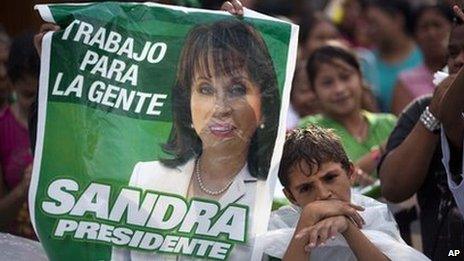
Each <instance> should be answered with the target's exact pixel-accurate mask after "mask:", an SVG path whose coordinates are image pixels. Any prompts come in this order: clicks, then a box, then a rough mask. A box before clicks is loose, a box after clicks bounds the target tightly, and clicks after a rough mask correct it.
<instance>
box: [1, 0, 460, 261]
mask: <svg viewBox="0 0 464 261" xmlns="http://www.w3.org/2000/svg"><path fill="white" fill-rule="evenodd" d="M164 2H166V1H164ZM168 2H170V3H171V4H179V3H177V2H176V1H168ZM180 2H182V3H183V4H190V5H195V6H197V7H203V8H209V9H219V8H220V6H221V5H222V9H224V10H227V11H229V12H230V13H232V14H235V15H242V14H243V9H242V6H244V7H247V8H250V9H254V10H257V11H261V12H264V13H267V14H270V15H273V16H276V17H279V18H281V19H286V20H290V21H291V22H293V23H295V24H298V25H299V26H300V32H299V44H298V55H297V60H296V61H295V62H296V69H295V73H294V78H293V83H292V90H291V95H290V106H289V109H288V114H287V122H286V124H287V125H286V128H287V130H288V133H289V134H288V138H287V143H286V145H285V148H284V155H283V159H282V162H281V165H280V170H279V179H280V181H281V183H282V186H283V190H284V193H285V195H286V196H287V198H288V199H289V200H290V202H291V203H292V204H293V205H296V206H300V207H301V208H302V209H304V210H306V209H311V210H312V211H315V208H316V207H315V206H314V205H311V207H308V206H310V203H312V202H313V201H318V200H319V201H320V200H326V199H330V198H331V196H332V194H331V189H330V188H329V189H327V191H325V189H326V188H324V187H323V186H322V185H321V187H315V186H316V185H314V186H313V188H312V190H313V191H312V192H311V193H313V194H311V197H309V196H307V195H309V194H307V195H306V196H305V195H303V194H301V193H300V190H296V188H294V187H293V186H291V184H290V183H292V184H293V183H294V182H297V181H300V182H303V180H304V179H305V175H300V174H302V173H303V174H304V173H310V174H306V178H307V176H310V177H312V179H314V180H313V181H311V182H313V183H314V184H316V183H317V184H319V183H318V182H322V183H323V182H326V183H327V184H329V183H328V182H329V180H326V178H324V176H326V175H327V174H326V173H325V172H324V171H326V169H327V168H329V165H328V164H329V163H330V164H332V163H336V164H339V165H340V164H341V165H340V166H341V168H339V170H337V171H338V172H340V173H341V174H340V173H339V174H336V175H335V176H336V177H338V176H340V179H343V180H341V181H340V184H341V185H340V186H338V185H337V186H338V187H337V190H336V191H341V192H340V194H337V193H334V196H335V197H339V198H338V199H339V200H342V201H343V200H344V201H346V202H354V204H357V205H350V206H351V208H352V209H355V210H362V209H363V207H359V206H358V205H364V207H366V206H377V205H375V204H376V203H372V202H371V201H366V199H364V198H359V197H358V198H356V197H357V196H353V195H351V199H350V193H351V192H350V191H349V190H348V191H345V190H344V189H345V187H343V186H345V185H347V184H348V188H349V186H351V187H352V188H351V191H353V192H355V193H357V192H359V191H364V190H363V189H364V188H366V187H369V188H372V189H375V188H376V187H379V188H380V191H381V193H380V195H378V196H376V198H375V199H377V200H379V201H382V202H385V203H388V206H389V208H390V211H393V212H394V215H395V219H396V222H397V223H398V225H399V230H400V231H399V232H400V234H401V237H402V239H401V237H399V235H398V236H397V235H396V234H395V233H396V232H395V231H394V230H391V231H390V230H388V229H387V230H385V231H384V233H385V234H388V233H391V234H393V235H394V236H392V238H395V239H394V240H393V241H394V244H397V243H398V242H399V243H401V242H402V240H404V241H405V242H406V243H408V244H409V245H411V246H413V247H414V248H416V249H417V250H419V251H420V252H422V253H423V254H424V255H425V256H427V257H428V258H430V259H432V260H445V259H447V258H453V256H451V257H450V256H449V255H448V253H449V251H450V250H455V249H457V250H459V249H460V250H461V251H462V252H463V253H464V218H463V214H464V185H463V170H462V168H463V162H462V161H463V140H464V139H463V136H464V119H463V116H462V112H463V111H464V89H463V87H464V71H463V70H461V68H462V66H463V65H464V24H463V22H464V14H463V13H462V11H461V10H460V9H459V7H460V6H459V1H413V0H409V1H408V0H342V1H309V0H308V1H258V0H256V1H253V0H249V1H241V2H239V1H238V0H232V1H226V2H225V3H222V2H221V1H180ZM455 4H458V5H455ZM461 7H463V6H461ZM50 29H52V30H56V28H51V27H50V26H48V28H47V27H46V28H45V30H50ZM38 35H39V38H40V36H41V35H43V31H42V32H41V33H40V34H38ZM33 38H34V34H31V33H29V34H23V35H21V36H18V37H15V38H13V39H10V37H9V36H8V34H7V33H6V30H5V29H3V28H2V27H0V231H5V232H8V233H12V234H16V235H19V236H23V237H27V238H31V239H36V236H35V234H34V232H33V230H32V227H31V223H30V220H29V215H28V212H27V211H28V210H27V191H28V186H29V181H30V177H31V169H32V165H31V164H32V160H33V153H32V149H31V145H32V147H33V146H34V144H33V143H34V139H35V138H34V135H35V120H36V115H35V113H34V112H32V113H31V104H32V103H33V102H34V101H35V100H36V93H37V87H38V74H39V56H38V54H37V51H36V48H39V49H40V46H39V44H38V43H36V46H35V47H34V40H33ZM36 39H37V36H36ZM31 116H32V117H31ZM28 118H32V121H30V122H28ZM316 126H317V127H316ZM325 129H332V130H333V132H332V131H327V130H325ZM29 133H31V134H32V135H31V136H32V138H31V139H30V137H29V136H30V134H29ZM335 135H336V136H335ZM324 136H326V139H324V138H321V137H324ZM337 137H338V138H337ZM338 139H339V140H338ZM30 140H31V142H30ZM326 143H327V144H326ZM321 144H322V145H321ZM324 144H326V145H324ZM318 146H319V147H318ZM320 146H322V147H320ZM324 146H326V147H324ZM337 146H341V147H340V148H337ZM330 148H332V150H331V149H330ZM324 149H326V150H324ZM297 150H298V151H299V152H300V154H296V155H294V156H292V155H293V154H292V153H294V152H295V151H297ZM304 150H308V151H309V152H307V154H305V153H306V152H301V151H304ZM319 150H320V151H319ZM301 153H302V154H303V155H301ZM334 153H335V154H337V153H338V154H337V155H338V156H337V155H334ZM345 153H346V155H345ZM308 155H313V156H314V157H316V158H317V157H319V158H320V159H319V158H317V159H316V160H315V159H312V158H311V157H310V156H308ZM292 157H293V158H292ZM299 161H303V162H305V164H306V166H305V165H304V164H303V165H304V166H301V164H300V165H299V168H294V165H298V163H299ZM320 161H322V162H320ZM192 162H193V161H192ZM351 163H352V164H351ZM192 164H193V163H192ZM313 165H314V166H313ZM282 166H285V167H282ZM314 168H315V169H317V170H318V171H316V172H314ZM337 171H336V172H337ZM322 172H324V173H322ZM328 172H330V171H328ZM338 172H337V173H338ZM295 173H297V174H295ZM321 173H322V174H321ZM298 175H300V176H301V177H299V176H298ZM345 176H346V177H345ZM332 178H333V179H335V178H334V177H332ZM345 178H346V180H345ZM321 180H322V181H321ZM337 182H338V181H337ZM347 182H348V183H347ZM322 183H321V184H322ZM330 186H332V185H330ZM334 186H335V185H334ZM306 189H308V190H310V189H311V188H306ZM321 191H322V192H321ZM324 191H325V192H327V193H328V194H327V193H326V194H327V195H325V194H324V193H323V192H324ZM308 193H309V192H308ZM318 193H319V194H318ZM299 194H301V195H299ZM323 194H324V195H325V196H324V195H323ZM298 195H299V196H298ZM321 195H322V196H321ZM356 195H357V194H356ZM402 202H409V203H407V204H401V203H402ZM411 202H412V203H411ZM398 204H399V205H398ZM405 205H406V207H405ZM305 206H307V207H306V208H305ZM327 207H328V208H331V207H333V208H334V209H335V208H337V206H331V204H328V206H327ZM319 208H320V207H319ZM318 210H320V209H318ZM345 210H346V208H345ZM278 211H280V212H275V213H274V214H273V217H274V219H272V217H271V224H270V226H271V228H272V227H273V226H274V228H275V229H277V228H279V229H282V227H281V226H280V225H279V224H278V222H277V223H276V219H275V217H280V216H281V215H284V214H285V215H287V214H288V213H290V212H289V211H290V210H288V209H287V210H278ZM308 211H309V210H307V211H306V212H305V211H303V212H302V213H298V215H297V216H296V217H293V218H294V220H293V222H292V223H291V224H285V226H289V227H292V226H293V228H295V227H296V229H297V232H295V235H293V238H291V239H289V240H287V241H286V242H284V243H283V245H289V247H288V249H287V248H285V249H283V250H281V251H280V254H278V255H280V257H283V258H284V259H287V260H297V259H298V258H300V257H301V255H304V253H307V252H309V251H310V249H311V248H314V247H316V246H318V245H320V244H324V243H325V241H326V240H327V239H329V238H330V237H331V234H330V233H332V232H333V235H335V234H336V233H337V232H339V233H341V234H343V235H344V236H345V238H346V240H347V242H348V245H349V247H350V248H351V250H353V252H354V253H355V256H356V257H357V258H359V259H363V258H367V257H372V258H374V257H378V259H376V260H380V259H382V258H385V256H387V257H389V258H392V257H395V256H394V255H393V254H392V255H393V256H389V255H388V254H386V252H388V251H381V252H379V249H380V250H382V247H381V246H379V244H380V245H381V244H382V243H379V244H375V246H377V247H378V248H379V249H377V248H376V247H375V246H374V245H372V243H370V242H374V243H375V241H376V240H375V239H373V238H375V233H373V234H371V235H368V234H366V236H367V237H363V236H362V235H359V234H357V232H356V230H354V232H353V228H352V227H353V223H352V222H349V221H348V220H354V221H355V222H354V226H359V227H362V225H363V222H364V221H363V220H362V218H361V219H358V217H357V216H350V219H337V217H339V216H343V215H345V216H346V213H344V212H343V211H342V210H340V211H339V212H337V211H335V210H334V213H336V214H333V217H330V218H334V219H330V218H329V217H328V216H323V215H326V214H320V216H318V217H317V218H315V216H314V214H312V213H308ZM382 211H384V212H382V213H384V214H385V213H387V212H388V211H389V210H386V209H385V210H382ZM321 213H325V212H323V211H321ZM293 214H294V213H293ZM293 214H291V215H293ZM300 214H301V216H304V215H309V216H311V218H313V220H312V222H309V223H304V222H302V221H300V222H298V218H299V216H300ZM327 215H328V214H327ZM331 215H332V214H331ZM385 215H387V217H386V219H385V220H386V221H385V222H386V223H388V222H387V221H388V214H385ZM307 219H310V218H309V217H307ZM416 219H418V220H419V222H420V231H411V222H413V221H414V220H416ZM330 222H332V223H333V224H336V225H334V226H335V228H336V229H335V228H334V230H333V231H332V230H330V229H331V227H330V225H328V224H329V223H330ZM303 223H304V224H303ZM332 223H330V224H332ZM379 226H380V225H379ZM393 226H395V225H393ZM307 227H311V229H306V230H305V228H307ZM315 227H317V229H319V230H318V231H319V232H317V231H316V232H314V230H315ZM371 227H375V226H374V225H372V224H371ZM323 228H325V229H326V231H325V232H324V233H323V235H322V236H321V235H320V233H322V232H320V231H321V230H323ZM372 229H373V231H376V230H377V228H372ZM389 229H390V228H389ZM298 230H299V231H298ZM327 230H330V231H327ZM380 230H381V229H380ZM347 231H350V233H352V234H349V233H348V232H347ZM358 231H359V230H358ZM317 233H319V235H318V234H317ZM415 233H419V234H420V237H421V242H422V243H421V244H413V242H412V239H411V234H415ZM348 234H349V235H348ZM308 235H309V236H308ZM314 235H316V238H319V240H313V239H311V236H312V237H314ZM373 235H374V236H373ZM396 236H397V238H396ZM348 237H349V238H350V239H349V240H348ZM271 238H272V237H271ZM298 238H307V240H306V241H305V242H304V243H301V242H300V241H298V240H297V239H298ZM359 240H361V241H359ZM366 240H367V241H366ZM378 241H379V240H378ZM387 241H388V240H387ZM276 242H282V241H279V240H276V241H275V242H273V243H274V244H275V243H276ZM350 242H354V243H350ZM359 242H365V244H361V245H358V243H359ZM383 243H385V242H383ZM399 243H398V244H399ZM306 244H308V245H310V247H309V248H308V247H307V246H306ZM385 244H387V243H385ZM392 244H393V243H392ZM385 248H388V246H385ZM360 249H363V251H360ZM305 251H306V252H305ZM404 251H405V252H407V253H408V254H405V255H404V256H401V255H399V257H406V256H408V255H409V254H411V253H412V254H411V255H412V256H415V257H417V258H418V259H417V260H420V258H421V255H420V254H417V255H416V254H415V253H413V252H411V251H413V250H411V249H404ZM408 251H409V252H408ZM271 252H272V251H271ZM274 252H275V251H274ZM277 252H279V251H277ZM360 253H361V254H360ZM382 253H383V255H382ZM319 254H320V258H330V257H337V256H340V255H341V254H340V253H337V254H334V255H332V256H331V255H330V253H319ZM396 254H398V253H396ZM271 255H272V253H271ZM366 255H367V257H366ZM424 258H425V257H424ZM303 259H304V258H303Z"/></svg>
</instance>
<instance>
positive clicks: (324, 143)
mask: <svg viewBox="0 0 464 261" xmlns="http://www.w3.org/2000/svg"><path fill="white" fill-rule="evenodd" d="M353 171H354V167H353V164H352V163H351V162H350V161H349V159H348V157H347V155H346V153H345V151H344V150H343V148H342V145H341V143H340V141H339V139H338V137H337V136H336V135H335V134H334V133H333V132H332V131H331V130H327V129H322V128H319V127H316V126H309V127H308V128H306V129H300V130H293V131H291V132H289V133H288V135H287V139H286V142H285V145H284V151H283V156H282V160H281V163H280V169H279V179H280V182H281V183H282V186H283V187H284V194H285V195H286V196H287V198H288V199H289V200H290V202H291V203H293V204H294V206H287V207H283V208H281V209H279V210H277V211H275V212H273V214H272V216H271V221H270V230H271V231H270V232H268V233H266V235H265V236H264V237H263V238H262V240H261V243H262V244H263V246H264V252H265V253H266V254H268V255H270V256H273V257H279V258H283V260H292V261H293V260H309V258H310V259H311V260H356V259H357V260H428V259H427V258H426V257H425V256H424V255H422V254H421V253H419V252H417V251H416V250H414V249H412V248H411V247H409V246H407V245H406V244H405V243H404V241H403V240H402V239H401V237H400V235H399V232H398V229H397V227H396V223H395V221H394V219H393V217H392V215H391V213H390V212H389V211H388V209H387V206H386V205H384V204H382V203H380V202H377V201H375V200H373V199H370V198H368V197H364V196H362V195H359V194H354V193H351V190H350V176H351V175H352V173H353ZM358 211H360V212H358ZM329 239H330V240H329Z"/></svg>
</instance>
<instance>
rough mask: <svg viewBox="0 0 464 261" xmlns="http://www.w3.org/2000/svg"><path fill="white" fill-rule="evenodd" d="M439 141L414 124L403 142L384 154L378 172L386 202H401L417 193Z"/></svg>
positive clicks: (421, 126) (437, 137) (420, 126)
mask: <svg viewBox="0 0 464 261" xmlns="http://www.w3.org/2000/svg"><path fill="white" fill-rule="evenodd" d="M438 140H439V135H438V134H434V133H432V132H430V131H429V130H427V129H426V128H425V127H424V126H423V125H422V123H421V122H417V123H416V124H415V126H414V128H413V129H412V131H411V132H410V133H409V135H407V137H406V138H405V139H404V140H403V142H401V144H400V145H399V146H398V147H396V148H395V149H393V150H392V151H391V152H390V153H388V154H387V156H386V157H385V159H384V160H383V162H382V164H381V165H380V169H379V177H380V184H381V189H382V196H383V197H385V199H387V200H388V201H391V202H401V201H404V200H406V199H408V198H409V197H411V196H412V195H413V194H414V193H416V192H417V191H418V190H419V188H420V187H421V186H422V184H423V183H424V180H425V177H426V176H427V172H428V168H429V165H430V162H431V160H432V157H433V153H434V151H435V149H436V147H437V144H438Z"/></svg>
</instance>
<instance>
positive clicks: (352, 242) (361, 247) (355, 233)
mask: <svg viewBox="0 0 464 261" xmlns="http://www.w3.org/2000/svg"><path fill="white" fill-rule="evenodd" d="M342 235H343V237H344V238H345V240H346V242H347V243H348V245H349V246H350V248H351V250H352V251H353V253H354V254H355V255H356V258H357V259H358V260H359V261H363V260H375V261H377V260H390V259H388V258H387V257H386V256H385V255H384V254H383V253H382V252H381V251H380V250H379V249H378V248H377V247H376V246H375V245H374V244H373V243H372V242H371V241H369V239H368V238H367V237H366V236H365V235H364V234H363V233H362V232H361V230H359V228H357V227H356V226H355V225H353V224H352V223H351V222H348V228H347V229H346V230H345V232H343V233H342Z"/></svg>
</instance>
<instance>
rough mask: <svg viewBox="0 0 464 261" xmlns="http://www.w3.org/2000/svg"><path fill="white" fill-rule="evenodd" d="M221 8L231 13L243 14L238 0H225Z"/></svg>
mask: <svg viewBox="0 0 464 261" xmlns="http://www.w3.org/2000/svg"><path fill="white" fill-rule="evenodd" d="M221 10H224V11H227V12H229V13H231V14H233V15H238V16H241V15H243V5H242V3H241V2H240V1H239V0H230V1H225V2H224V3H223V4H222V6H221Z"/></svg>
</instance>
